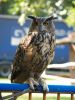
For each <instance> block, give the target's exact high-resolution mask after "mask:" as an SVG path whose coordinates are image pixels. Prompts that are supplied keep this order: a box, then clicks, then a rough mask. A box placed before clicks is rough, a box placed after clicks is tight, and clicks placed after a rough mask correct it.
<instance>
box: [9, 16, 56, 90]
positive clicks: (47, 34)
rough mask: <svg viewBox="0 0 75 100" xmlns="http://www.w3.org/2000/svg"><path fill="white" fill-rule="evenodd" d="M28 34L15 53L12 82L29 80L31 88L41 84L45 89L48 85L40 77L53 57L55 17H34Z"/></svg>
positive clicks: (31, 17)
mask: <svg viewBox="0 0 75 100" xmlns="http://www.w3.org/2000/svg"><path fill="white" fill-rule="evenodd" d="M28 18H30V19H32V23H31V26H30V29H29V32H28V34H27V35H25V36H24V37H23V38H22V39H21V41H20V43H19V45H18V47H17V51H16V54H15V58H14V62H13V69H12V73H11V82H14V83H24V82H28V83H29V85H30V88H31V89H33V90H34V89H35V88H34V86H35V85H36V86H37V85H39V84H41V85H42V86H43V90H44V91H47V90H48V87H47V85H46V84H45V82H44V80H43V79H42V78H41V77H40V76H41V74H42V73H43V71H44V70H45V69H46V67H47V65H48V64H50V62H51V61H52V59H53V56H54V48H55V27H54V24H53V20H54V19H55V17H53V16H50V17H34V16H28Z"/></svg>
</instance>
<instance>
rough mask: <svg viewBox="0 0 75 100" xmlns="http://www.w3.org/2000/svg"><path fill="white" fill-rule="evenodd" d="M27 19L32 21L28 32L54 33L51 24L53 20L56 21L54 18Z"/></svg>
mask: <svg viewBox="0 0 75 100" xmlns="http://www.w3.org/2000/svg"><path fill="white" fill-rule="evenodd" d="M28 18H30V19H32V23H31V26H30V30H29V32H37V33H39V32H42V31H44V32H53V31H55V27H54V24H53V20H54V19H56V17H54V16H49V17H34V16H28Z"/></svg>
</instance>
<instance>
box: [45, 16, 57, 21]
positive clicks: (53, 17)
mask: <svg viewBox="0 0 75 100" xmlns="http://www.w3.org/2000/svg"><path fill="white" fill-rule="evenodd" d="M54 19H57V17H55V16H50V17H48V18H47V19H46V20H54Z"/></svg>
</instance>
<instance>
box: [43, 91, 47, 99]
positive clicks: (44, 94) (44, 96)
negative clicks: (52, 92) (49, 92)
mask: <svg viewBox="0 0 75 100" xmlns="http://www.w3.org/2000/svg"><path fill="white" fill-rule="evenodd" d="M43 100H46V92H44V93H43Z"/></svg>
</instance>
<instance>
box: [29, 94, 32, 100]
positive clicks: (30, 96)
mask: <svg viewBox="0 0 75 100" xmlns="http://www.w3.org/2000/svg"><path fill="white" fill-rule="evenodd" d="M29 100H32V93H31V92H29Z"/></svg>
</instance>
